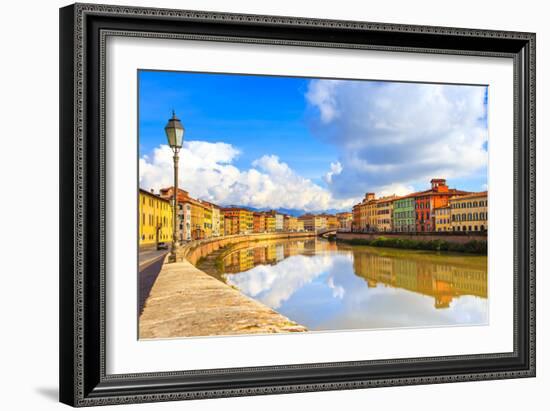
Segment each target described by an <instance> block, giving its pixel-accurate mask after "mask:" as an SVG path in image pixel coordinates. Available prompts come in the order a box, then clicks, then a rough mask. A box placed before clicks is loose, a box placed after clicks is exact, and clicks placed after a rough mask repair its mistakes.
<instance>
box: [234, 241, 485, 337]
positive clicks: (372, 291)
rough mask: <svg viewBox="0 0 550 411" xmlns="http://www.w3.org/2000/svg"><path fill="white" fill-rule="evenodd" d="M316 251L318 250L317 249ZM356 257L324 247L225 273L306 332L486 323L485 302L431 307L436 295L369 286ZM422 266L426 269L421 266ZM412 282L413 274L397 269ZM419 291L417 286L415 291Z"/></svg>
mask: <svg viewBox="0 0 550 411" xmlns="http://www.w3.org/2000/svg"><path fill="white" fill-rule="evenodd" d="M317 251H318V252H319V250H317ZM356 257H357V255H355V256H354V255H353V254H352V253H336V252H330V251H328V250H324V251H322V252H321V253H320V254H316V255H313V256H304V255H298V256H292V257H288V258H286V259H285V260H283V261H281V262H279V263H278V264H276V265H261V266H257V267H255V268H253V269H251V270H249V271H246V272H243V273H239V274H235V275H232V274H228V275H227V276H226V278H227V281H228V283H230V284H232V285H235V286H236V287H238V288H239V289H240V290H241V291H242V292H243V293H244V294H247V295H249V296H251V297H253V298H255V299H257V300H259V301H261V302H263V303H264V304H266V305H268V306H270V307H272V308H274V309H277V310H278V311H279V312H281V313H282V314H284V315H286V316H288V317H289V318H292V319H293V320H294V321H297V322H299V323H301V324H304V325H305V326H307V327H308V328H310V329H312V330H338V329H372V328H394V327H432V326H450V325H469V324H486V323H487V322H488V301H487V299H485V298H479V297H473V296H469V295H462V296H454V298H453V299H452V301H450V304H449V306H448V307H444V308H436V297H435V296H434V295H425V294H422V293H421V292H417V291H412V290H409V289H404V288H399V287H394V286H391V285H389V284H384V283H382V282H379V283H378V285H377V286H376V287H371V288H369V286H368V284H367V282H366V281H365V278H364V277H361V276H358V275H356V274H355V272H354V262H357V261H355V259H356ZM426 270H428V268H427V267H426ZM396 275H399V276H400V277H401V279H402V280H406V279H409V280H411V282H406V284H414V283H415V281H416V278H417V277H416V276H417V274H416V272H414V273H411V274H410V275H409V274H407V273H406V272H400V273H398V274H396ZM420 291H422V290H420Z"/></svg>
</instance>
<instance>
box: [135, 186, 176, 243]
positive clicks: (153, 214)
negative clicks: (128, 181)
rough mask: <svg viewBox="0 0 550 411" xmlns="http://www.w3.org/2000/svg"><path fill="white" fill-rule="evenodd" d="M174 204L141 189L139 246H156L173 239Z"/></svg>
mask: <svg viewBox="0 0 550 411" xmlns="http://www.w3.org/2000/svg"><path fill="white" fill-rule="evenodd" d="M172 221H173V220H172V205H171V204H170V201H168V200H166V199H163V198H161V197H159V196H157V195H155V194H153V193H150V192H148V191H145V190H142V189H140V190H139V246H140V247H144V248H147V247H154V246H156V245H157V244H158V243H161V242H170V241H172Z"/></svg>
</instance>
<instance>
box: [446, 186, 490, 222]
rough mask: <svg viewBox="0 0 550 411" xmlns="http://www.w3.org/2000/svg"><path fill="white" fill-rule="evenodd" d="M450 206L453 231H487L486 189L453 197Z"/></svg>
mask: <svg viewBox="0 0 550 411" xmlns="http://www.w3.org/2000/svg"><path fill="white" fill-rule="evenodd" d="M450 206H451V227H452V230H453V231H481V232H484V231H487V229H488V227H489V223H488V215H487V191H483V192H481V193H472V194H468V195H464V196H460V197H453V198H451V200H450Z"/></svg>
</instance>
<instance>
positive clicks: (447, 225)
mask: <svg viewBox="0 0 550 411" xmlns="http://www.w3.org/2000/svg"><path fill="white" fill-rule="evenodd" d="M434 214H435V231H451V230H452V227H451V207H450V206H443V207H436V208H434Z"/></svg>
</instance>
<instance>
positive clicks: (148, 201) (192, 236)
mask: <svg viewBox="0 0 550 411" xmlns="http://www.w3.org/2000/svg"><path fill="white" fill-rule="evenodd" d="M173 198H174V188H173V187H168V188H164V189H161V190H160V192H159V193H158V194H156V193H154V192H152V191H146V190H142V189H140V190H139V215H140V224H139V236H140V237H139V238H140V246H150V245H155V244H158V243H159V242H170V241H172V232H173V220H172V213H173V211H172V210H173V208H172V203H171V201H172V199H173ZM176 198H177V204H178V206H177V212H178V219H177V221H178V223H177V224H178V226H177V230H178V235H177V238H178V240H179V241H180V242H183V241H191V240H201V239H205V238H211V237H219V236H223V235H235V234H249V233H264V232H277V231H281V232H283V231H284V232H300V231H316V230H322V229H338V228H340V229H345V230H348V231H349V230H351V223H352V213H351V212H348V213H339V214H336V215H330V214H317V215H314V214H304V215H302V216H300V217H295V216H291V215H285V214H281V213H278V212H276V211H252V210H249V209H247V208H243V207H220V206H218V205H216V204H213V203H210V202H208V201H204V200H198V199H195V198H192V197H191V196H190V195H189V193H188V192H187V191H185V190H182V189H178V192H177V195H176Z"/></svg>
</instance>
